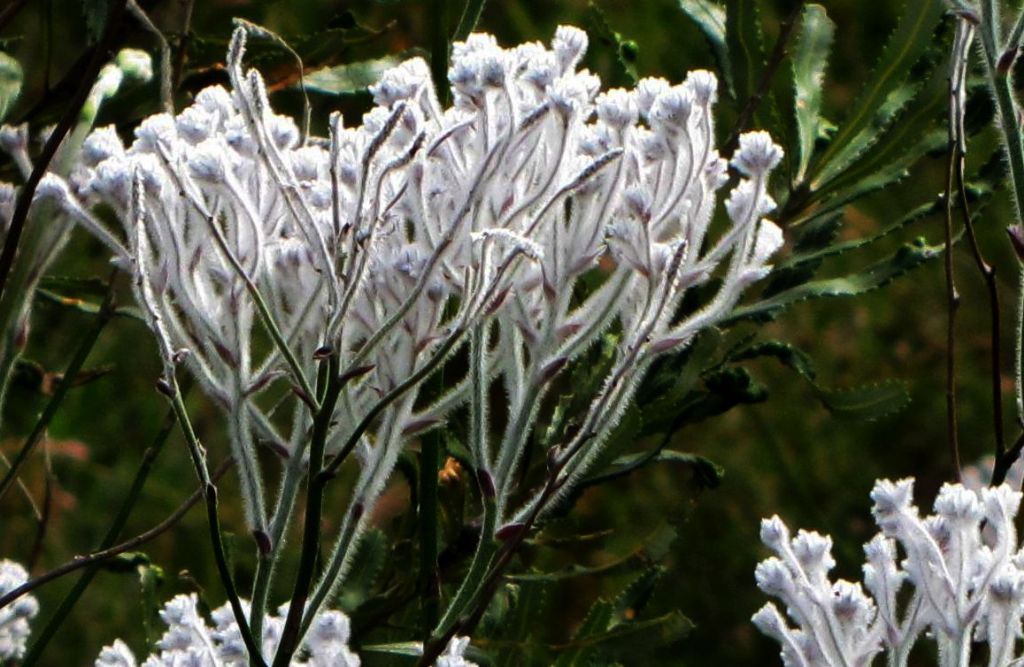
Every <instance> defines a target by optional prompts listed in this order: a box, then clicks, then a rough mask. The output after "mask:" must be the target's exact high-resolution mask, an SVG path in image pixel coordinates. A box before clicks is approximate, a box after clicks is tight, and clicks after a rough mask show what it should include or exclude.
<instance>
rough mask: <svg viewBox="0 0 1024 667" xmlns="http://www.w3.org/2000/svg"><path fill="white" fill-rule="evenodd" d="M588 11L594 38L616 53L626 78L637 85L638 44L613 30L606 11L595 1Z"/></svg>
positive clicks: (591, 3)
mask: <svg viewBox="0 0 1024 667" xmlns="http://www.w3.org/2000/svg"><path fill="white" fill-rule="evenodd" d="M587 10H588V12H589V17H588V18H589V24H590V28H591V31H592V32H593V34H594V36H595V37H596V38H597V39H598V40H600V41H601V42H603V43H605V44H606V45H607V46H608V47H609V48H611V49H612V50H613V51H614V52H615V57H616V59H617V60H618V61H619V64H620V65H621V66H622V71H623V72H625V74H626V78H628V79H629V80H630V82H631V83H634V84H635V83H636V82H637V78H638V76H639V75H638V74H637V69H636V58H637V45H636V42H634V41H633V40H631V39H624V38H623V37H622V35H621V34H619V33H618V32H617V31H616V30H615V29H614V28H612V26H611V24H610V23H609V22H608V18H607V17H606V16H605V14H604V11H603V10H602V9H601V8H600V7H598V6H597V5H596V4H595V3H594V2H593V0H591V2H590V4H589V5H588V7H587Z"/></svg>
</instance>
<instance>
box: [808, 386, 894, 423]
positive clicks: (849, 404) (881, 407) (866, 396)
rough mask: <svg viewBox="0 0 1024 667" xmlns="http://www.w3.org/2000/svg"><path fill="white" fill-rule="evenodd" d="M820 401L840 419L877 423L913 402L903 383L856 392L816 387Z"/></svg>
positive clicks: (860, 389) (856, 390)
mask: <svg viewBox="0 0 1024 667" xmlns="http://www.w3.org/2000/svg"><path fill="white" fill-rule="evenodd" d="M815 393H816V394H817V396H818V399H819V400H821V402H822V403H823V404H824V405H825V407H826V408H828V409H829V411H830V412H832V414H833V415H835V416H837V417H842V418H844V419H855V420H860V421H874V420H876V419H880V418H882V417H885V416H886V415H890V414H893V413H894V412H899V411H900V410H902V409H903V408H905V407H907V405H908V404H909V403H910V392H909V391H907V385H906V383H904V382H901V381H899V380H885V381H884V382H880V383H878V384H873V385H865V386H863V387H855V388H852V389H824V388H822V387H817V386H815Z"/></svg>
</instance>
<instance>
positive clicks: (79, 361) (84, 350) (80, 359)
mask: <svg viewBox="0 0 1024 667" xmlns="http://www.w3.org/2000/svg"><path fill="white" fill-rule="evenodd" d="M115 275H116V273H115V274H112V275H111V278H110V287H109V288H108V290H107V295H106V297H105V298H104V300H103V305H101V306H100V311H99V313H97V314H96V319H95V321H94V322H93V325H92V327H90V328H89V330H88V331H87V332H86V333H85V336H84V338H83V339H82V342H81V344H80V345H79V346H78V349H77V350H75V355H74V356H73V357H72V358H71V361H70V362H69V363H68V366H67V368H66V369H65V370H64V375H63V376H61V379H60V383H59V384H58V385H57V389H56V390H54V392H53V395H52V396H51V397H50V401H49V402H48V403H47V404H46V407H45V408H44V409H43V413H42V414H41V415H40V416H39V419H38V420H36V423H35V426H34V427H33V428H32V432H31V433H29V436H28V438H27V439H26V440H25V444H24V445H22V447H21V449H20V450H19V451H18V453H17V454H16V455H15V457H14V460H12V461H11V466H10V468H8V470H7V473H6V474H5V475H4V478H3V480H0V499H2V498H3V497H4V494H6V493H7V490H8V489H9V488H10V487H11V485H12V484H13V483H14V480H15V479H17V477H18V472H19V471H20V470H21V467H22V466H23V465H24V464H25V461H26V460H27V459H28V457H29V455H30V454H31V453H32V450H34V449H35V447H36V445H38V444H39V442H40V441H41V440H42V439H43V435H44V434H45V433H46V429H47V428H49V426H50V422H52V421H53V418H54V417H55V416H56V415H57V410H58V408H60V405H61V403H63V402H64V397H65V396H67V393H68V390H70V389H71V387H72V385H73V384H74V382H75V378H76V377H77V376H78V373H79V371H81V370H82V366H84V365H85V362H86V360H87V359H88V358H89V354H90V353H91V352H92V349H93V347H94V346H95V345H96V341H97V340H98V339H99V337H100V333H101V332H102V331H103V329H104V327H106V326H107V324H108V323H109V322H110V320H111V319H113V317H114V313H115V311H116V308H115V307H114V276H115Z"/></svg>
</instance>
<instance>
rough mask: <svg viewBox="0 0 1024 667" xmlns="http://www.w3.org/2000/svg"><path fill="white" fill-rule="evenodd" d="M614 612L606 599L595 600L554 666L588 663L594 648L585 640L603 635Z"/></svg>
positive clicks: (580, 666) (581, 666)
mask: <svg viewBox="0 0 1024 667" xmlns="http://www.w3.org/2000/svg"><path fill="white" fill-rule="evenodd" d="M614 613H615V608H614V606H613V605H612V603H611V602H609V601H608V600H597V601H596V602H595V603H594V604H593V605H591V607H590V610H589V611H588V612H587V616H586V618H584V619H583V623H582V624H581V625H580V627H579V629H577V630H576V634H574V635H573V639H572V641H571V642H570V643H569V644H568V645H567V649H566V650H565V651H563V652H562V654H561V655H560V656H558V661H557V662H555V667H584V666H588V665H590V664H591V660H592V658H593V656H594V653H595V650H594V647H593V644H592V643H590V642H588V641H587V640H588V639H593V638H596V637H600V636H602V635H604V634H605V633H606V632H607V630H608V626H609V625H610V624H611V622H612V616H613V615H614Z"/></svg>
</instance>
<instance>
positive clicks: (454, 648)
mask: <svg viewBox="0 0 1024 667" xmlns="http://www.w3.org/2000/svg"><path fill="white" fill-rule="evenodd" d="M468 647H469V637H452V638H451V639H450V640H449V641H448V646H446V647H445V649H444V653H442V654H441V655H439V656H438V657H437V662H435V663H434V665H435V667H477V665H476V663H475V662H470V661H469V660H466V658H465V657H464V655H463V654H464V653H465V652H466V649H467V648H468Z"/></svg>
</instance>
